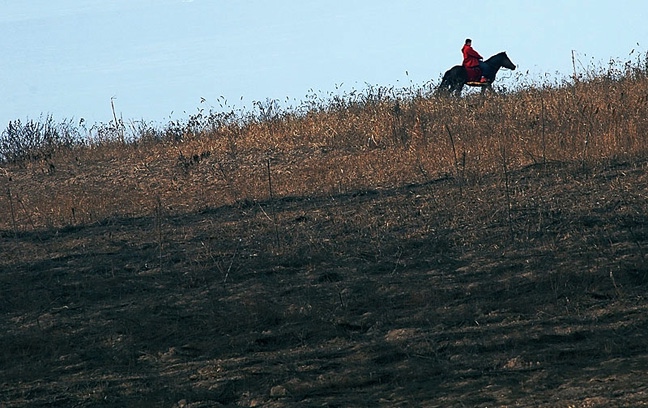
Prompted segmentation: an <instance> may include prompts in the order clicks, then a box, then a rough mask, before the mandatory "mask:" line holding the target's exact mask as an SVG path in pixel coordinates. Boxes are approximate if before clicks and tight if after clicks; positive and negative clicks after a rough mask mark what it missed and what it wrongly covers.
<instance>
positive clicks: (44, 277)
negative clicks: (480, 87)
mask: <svg viewBox="0 0 648 408" xmlns="http://www.w3.org/2000/svg"><path fill="white" fill-rule="evenodd" d="M646 95H648V78H647V77H646V75H645V71H644V70H642V69H639V68H632V69H630V68H629V69H628V71H624V72H623V73H622V75H618V76H617V75H612V74H606V75H605V76H602V77H594V78H589V79H588V80H587V81H582V82H580V81H577V82H576V83H575V84H571V85H570V84H563V85H561V86H555V87H529V88H525V89H522V90H519V91H516V92H511V93H504V94H499V95H491V96H489V97H487V98H485V99H481V98H473V97H467V98H463V99H458V100H448V99H445V98H437V97H435V96H433V95H423V94H420V93H419V94H415V95H413V96H408V97H403V96H402V95H389V94H388V95H385V94H382V93H381V92H373V91H370V92H369V93H368V94H365V95H363V96H361V97H358V96H350V98H349V99H346V100H338V101H335V100H333V101H329V102H327V104H325V105H322V106H312V107H311V108H310V109H309V110H307V111H305V112H278V113H272V112H269V111H268V109H265V110H264V111H263V113H264V116H258V115H257V116H254V117H247V118H241V117H238V118H234V119H232V118H231V117H226V116H224V115H221V114H212V113H210V114H205V115H203V114H202V113H201V114H200V116H199V117H194V118H192V119H193V120H194V121H193V122H191V121H189V122H187V123H185V124H182V125H181V126H180V125H178V124H175V125H173V124H172V125H170V126H169V127H167V128H166V129H163V130H161V131H155V132H153V133H146V132H142V133H140V136H142V137H139V138H137V139H136V140H134V141H130V142H129V141H124V140H119V138H117V139H110V138H109V139H108V140H94V141H92V143H85V144H80V145H77V144H73V145H71V146H57V145H55V146H48V145H41V146H38V148H37V149H32V150H29V151H28V152H27V153H28V155H27V156H21V157H18V156H16V157H14V159H15V160H13V161H12V160H6V161H5V163H4V164H3V172H4V176H3V178H2V186H1V187H2V189H3V190H2V191H4V193H3V195H2V198H1V199H0V206H1V207H2V208H3V209H4V210H3V213H2V218H0V225H1V227H2V231H1V232H0V246H1V248H2V254H3V256H2V258H1V260H0V288H1V289H0V291H1V293H0V295H1V296H0V310H1V311H2V316H3V319H2V320H1V321H0V325H1V327H0V350H1V351H0V367H2V369H1V371H0V384H1V386H0V405H3V406H8V407H27V406H115V407H117V406H119V407H123V406H139V407H141V406H155V407H158V406H168V407H194V408H195V407H212V406H249V407H254V406H257V407H260V406H268V407H284V406H340V407H342V406H344V407H349V406H389V407H397V406H403V407H404V406H429V407H434V406H439V407H446V406H458V407H461V406H476V407H487V406H489V407H490V406H529V407H614V406H642V405H646V404H647V403H648V386H646V384H648V373H647V372H646V370H645V367H646V366H648V349H647V348H646V346H645V338H646V335H647V334H648V324H647V323H648V322H647V321H646V320H647V316H648V313H646V312H648V302H647V301H646V288H647V287H648V269H647V267H646V265H647V264H648V263H647V262H646V261H647V255H646V248H648V242H647V241H648V219H647V216H646V214H648V200H647V199H646V198H647V195H648V177H647V176H646V168H647V166H648V160H646V144H645V130H646V129H647V126H648V122H646V120H645V118H646V105H647V104H648V98H647V97H646ZM115 125H117V124H115ZM121 130H123V128H122V129H120V128H119V126H114V127H113V131H115V132H117V133H115V134H116V135H119V134H120V133H119V132H120V131H121ZM59 134H60V133H59ZM147 135H148V136H147ZM6 136H7V134H6V133H5V137H6ZM121 136H123V133H122V134H121ZM122 139H123V137H122ZM5 140H6V138H5ZM5 152H6V151H5ZM7 157H8V156H6V154H5V158H7Z"/></svg>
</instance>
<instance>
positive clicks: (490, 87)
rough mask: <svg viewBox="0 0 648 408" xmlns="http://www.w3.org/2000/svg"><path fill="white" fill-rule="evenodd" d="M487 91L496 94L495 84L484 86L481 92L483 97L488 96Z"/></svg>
mask: <svg viewBox="0 0 648 408" xmlns="http://www.w3.org/2000/svg"><path fill="white" fill-rule="evenodd" d="M487 89H488V90H489V91H490V92H491V93H493V92H495V91H494V90H493V84H488V85H486V86H482V90H481V94H482V96H484V95H486V90H487Z"/></svg>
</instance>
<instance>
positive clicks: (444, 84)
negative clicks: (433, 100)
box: [436, 71, 452, 95]
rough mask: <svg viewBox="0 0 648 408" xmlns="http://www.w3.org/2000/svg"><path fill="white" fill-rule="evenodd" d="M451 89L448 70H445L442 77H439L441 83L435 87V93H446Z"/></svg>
mask: <svg viewBox="0 0 648 408" xmlns="http://www.w3.org/2000/svg"><path fill="white" fill-rule="evenodd" d="M451 89H452V82H451V81H450V71H447V72H446V73H445V74H444V75H443V78H442V79H441V83H440V84H439V86H438V87H437V90H436V94H437V95H447V94H449V93H450V90H451Z"/></svg>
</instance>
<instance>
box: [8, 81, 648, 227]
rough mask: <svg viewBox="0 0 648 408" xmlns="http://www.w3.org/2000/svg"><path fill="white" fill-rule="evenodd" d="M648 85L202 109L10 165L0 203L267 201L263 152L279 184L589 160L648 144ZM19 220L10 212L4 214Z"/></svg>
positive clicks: (465, 176) (137, 207)
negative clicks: (127, 137)
mask: <svg viewBox="0 0 648 408" xmlns="http://www.w3.org/2000/svg"><path fill="white" fill-rule="evenodd" d="M647 84H648V78H646V75H645V74H644V72H643V71H636V70H635V71H629V72H628V73H626V75H625V76H621V77H620V78H614V77H612V76H606V77H598V78H593V79H591V80H589V81H587V82H577V83H576V84H575V85H569V84H565V85H563V86H554V87H528V88H525V89H522V90H520V91H516V92H512V93H509V94H505V95H496V96H490V97H488V98H485V99H481V98H479V97H467V98H463V99H456V100H454V99H445V98H436V97H432V96H430V97H422V96H416V95H414V96H409V97H407V98H400V97H399V96H398V95H394V94H393V93H392V94H385V93H381V92H377V91H372V92H369V93H368V94H367V95H365V96H364V97H363V98H359V97H356V98H355V99H349V100H343V101H338V103H337V104H334V103H333V102H332V101H329V102H328V103H329V105H322V106H319V107H317V108H311V109H309V110H307V111H305V113H303V112H302V113H299V111H297V110H295V111H287V112H279V113H276V114H275V115H274V116H272V117H270V118H268V119H267V120H265V121H261V120H260V119H259V117H258V116H255V117H251V118H248V119H245V120H244V119H241V118H239V119H232V118H231V117H229V118H228V117H225V116H223V115H220V116H219V115H215V114H212V115H211V116H209V115H202V114H200V115H197V117H194V118H192V120H191V121H189V122H188V123H187V124H185V125H184V127H178V128H176V129H175V134H174V137H173V138H166V139H164V138H163V139H162V140H161V141H157V139H153V140H150V139H146V138H144V139H143V140H140V141H135V142H131V143H129V144H124V143H120V142H117V141H114V142H108V143H99V144H97V145H89V146H88V145H85V146H79V147H76V148H70V149H63V150H60V151H58V152H56V153H55V154H53V155H51V156H50V157H48V158H46V159H42V160H39V161H27V162H22V163H21V165H7V166H4V174H3V175H1V176H0V183H1V184H2V186H1V187H2V191H3V194H1V195H0V207H1V208H10V207H11V205H12V204H13V205H14V207H15V208H14V215H15V218H16V222H17V224H18V228H19V229H20V230H28V229H33V228H38V227H43V226H45V227H62V226H66V225H71V224H72V225H74V224H81V223H92V222H96V221H100V220H102V219H105V218H107V217H111V216H118V215H119V216H123V215H128V216H139V215H150V214H152V213H153V210H154V208H155V203H156V202H157V200H158V199H159V200H161V202H162V204H163V205H164V206H165V207H166V208H168V209H170V210H172V211H174V212H186V211H196V210H199V209H205V208H213V207H219V206H222V205H228V204H233V203H236V202H243V201H255V200H264V199H266V198H267V197H268V195H269V190H268V175H267V164H268V160H270V175H271V181H272V185H273V189H274V193H275V197H305V196H314V195H327V194H334V193H339V192H350V191H356V190H366V189H376V188H392V187H397V186H401V185H405V184H408V183H419V182H425V181H429V180H433V179H436V178H439V177H445V176H448V175H450V176H454V177H457V178H458V179H461V180H462V181H468V180H474V179H479V178H480V177H482V176H483V175H486V174H494V173H499V172H501V171H502V169H503V168H506V169H515V168H521V167H523V166H527V165H531V164H545V163H548V162H578V163H580V164H581V167H582V170H583V171H585V172H587V171H589V168H590V167H591V166H592V165H593V164H594V163H597V162H600V161H602V160H603V161H605V160H625V159H633V158H635V157H641V156H642V155H643V154H645V152H646V148H647V146H646V141H645V137H644V135H645V134H646V130H647V128H648V122H647V119H646V113H647V110H648V96H647V95H646V88H647ZM420 93H421V92H419V94H420ZM164 140H166V141H164ZM9 190H10V191H11V196H10V195H9V194H8V193H7V191H9ZM9 198H11V200H9ZM12 201H13V203H12ZM12 222H13V221H12V219H11V217H10V211H3V212H2V214H1V215H0V226H3V228H12V227H11V225H12Z"/></svg>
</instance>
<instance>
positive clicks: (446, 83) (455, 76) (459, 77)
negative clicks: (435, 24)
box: [438, 52, 515, 96]
mask: <svg viewBox="0 0 648 408" xmlns="http://www.w3.org/2000/svg"><path fill="white" fill-rule="evenodd" d="M484 62H485V63H486V64H487V65H488V66H489V67H490V69H491V70H490V72H488V73H487V75H486V78H487V79H488V81H487V82H469V81H468V72H466V68H464V67H463V66H462V65H456V66H454V67H452V68H450V69H449V70H448V71H446V73H445V74H444V75H443V79H442V80H441V84H439V88H438V91H439V92H440V93H445V94H452V93H454V94H455V95H457V96H459V95H461V90H462V89H463V87H464V85H468V86H479V87H481V88H482V95H483V94H484V92H486V89H490V90H492V89H493V87H492V84H493V82H494V81H495V76H496V75H497V71H499V70H500V68H502V67H503V68H508V69H510V70H515V64H513V63H512V62H511V60H510V59H509V57H508V55H506V52H500V53H499V54H495V55H493V56H492V57H490V58H489V59H487V60H486V61H484Z"/></svg>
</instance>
